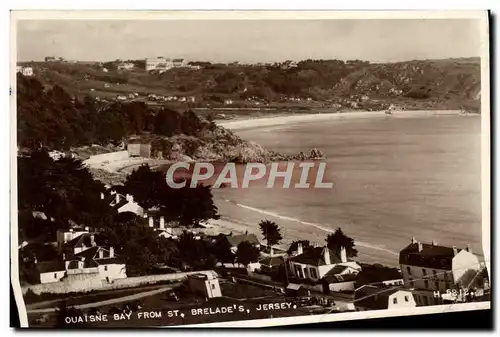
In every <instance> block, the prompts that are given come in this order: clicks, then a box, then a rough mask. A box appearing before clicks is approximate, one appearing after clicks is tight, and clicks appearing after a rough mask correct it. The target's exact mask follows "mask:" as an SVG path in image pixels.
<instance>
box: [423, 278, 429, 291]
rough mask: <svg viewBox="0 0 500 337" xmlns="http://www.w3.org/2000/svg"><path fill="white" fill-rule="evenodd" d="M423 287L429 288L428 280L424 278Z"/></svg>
mask: <svg viewBox="0 0 500 337" xmlns="http://www.w3.org/2000/svg"><path fill="white" fill-rule="evenodd" d="M424 287H425V288H426V289H427V288H429V281H428V280H424Z"/></svg>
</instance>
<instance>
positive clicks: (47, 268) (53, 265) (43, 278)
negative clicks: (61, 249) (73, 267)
mask: <svg viewBox="0 0 500 337" xmlns="http://www.w3.org/2000/svg"><path fill="white" fill-rule="evenodd" d="M36 268H37V270H38V272H39V273H40V283H53V282H59V281H60V280H61V279H62V278H63V277H64V276H65V275H66V269H65V268H64V263H63V261H44V262H38V263H37V264H36Z"/></svg>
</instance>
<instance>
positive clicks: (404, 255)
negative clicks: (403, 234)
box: [399, 242, 461, 270]
mask: <svg viewBox="0 0 500 337" xmlns="http://www.w3.org/2000/svg"><path fill="white" fill-rule="evenodd" d="M421 245H422V250H421V251H420V252H419V251H418V246H419V243H418V242H416V243H411V244H409V245H408V246H406V247H405V248H404V249H403V250H402V251H401V252H400V253H399V263H400V264H406V265H411V266H417V267H424V268H434V269H445V270H451V262H452V260H453V257H454V256H455V254H454V252H453V248H451V247H445V246H438V245H432V244H426V243H421ZM459 251H461V249H457V252H459Z"/></svg>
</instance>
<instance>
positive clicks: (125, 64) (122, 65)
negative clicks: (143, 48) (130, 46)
mask: <svg viewBox="0 0 500 337" xmlns="http://www.w3.org/2000/svg"><path fill="white" fill-rule="evenodd" d="M134 66H135V65H134V64H133V63H132V62H121V63H119V64H118V66H117V67H116V68H117V69H118V70H132V69H134Z"/></svg>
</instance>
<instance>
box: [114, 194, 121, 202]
mask: <svg viewBox="0 0 500 337" xmlns="http://www.w3.org/2000/svg"><path fill="white" fill-rule="evenodd" d="M119 202H120V195H119V194H118V193H116V195H115V203H119Z"/></svg>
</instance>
